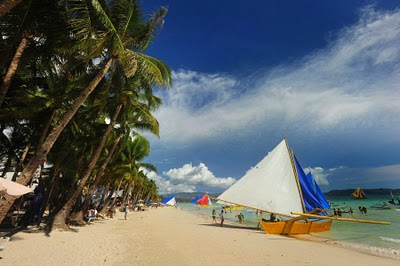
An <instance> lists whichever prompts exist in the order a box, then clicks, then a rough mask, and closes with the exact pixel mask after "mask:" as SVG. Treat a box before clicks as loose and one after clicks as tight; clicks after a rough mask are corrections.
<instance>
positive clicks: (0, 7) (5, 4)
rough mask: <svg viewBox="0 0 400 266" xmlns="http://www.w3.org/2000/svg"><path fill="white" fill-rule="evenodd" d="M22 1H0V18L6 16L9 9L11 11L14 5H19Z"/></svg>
mask: <svg viewBox="0 0 400 266" xmlns="http://www.w3.org/2000/svg"><path fill="white" fill-rule="evenodd" d="M21 2H22V0H1V1H0V17H2V16H4V15H5V14H7V13H8V12H9V11H10V10H11V9H13V8H14V7H15V6H16V5H18V4H19V3H21Z"/></svg>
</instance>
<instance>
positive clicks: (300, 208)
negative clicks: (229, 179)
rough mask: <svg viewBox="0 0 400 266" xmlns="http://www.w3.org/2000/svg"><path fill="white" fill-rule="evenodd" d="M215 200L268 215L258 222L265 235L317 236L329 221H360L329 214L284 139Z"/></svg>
mask: <svg viewBox="0 0 400 266" xmlns="http://www.w3.org/2000/svg"><path fill="white" fill-rule="evenodd" d="M217 199H218V200H219V201H223V202H227V203H230V204H236V205H241V206H243V207H245V208H249V209H255V210H257V211H261V212H268V213H270V219H269V220H265V219H259V222H260V224H261V225H262V227H263V228H264V231H265V233H267V234H283V235H295V234H308V233H317V232H323V231H329V230H330V229H331V225H332V220H341V221H353V222H355V221H357V222H360V221H361V220H355V219H347V218H337V217H332V216H330V215H329V214H330V212H329V211H328V210H329V209H330V205H329V202H328V201H327V200H326V198H325V196H324V194H323V193H322V191H321V189H320V188H319V186H318V184H317V183H316V182H315V180H314V179H313V177H312V175H311V174H310V175H308V176H307V175H306V174H305V173H304V171H303V169H302V167H301V166H300V163H299V161H298V160H297V158H296V156H295V155H294V153H293V151H292V149H291V148H290V147H289V145H288V142H287V140H286V138H284V139H283V140H282V141H281V142H280V143H279V144H278V145H277V146H276V147H275V148H274V149H273V150H272V151H271V152H270V153H268V155H267V156H265V157H264V158H263V159H262V160H261V161H260V162H259V163H258V164H257V165H256V166H255V167H253V168H251V169H250V170H249V171H248V172H247V173H246V174H245V175H244V176H243V177H242V178H241V179H239V180H238V181H237V182H236V183H235V184H233V185H232V186H231V187H230V188H228V189H227V190H226V191H225V192H223V193H222V194H221V195H220V196H219V197H218V198H217ZM277 216H279V217H280V220H277V219H276V217H277ZM363 222H369V221H365V220H363ZM377 223H384V222H377ZM385 224H387V223H385Z"/></svg>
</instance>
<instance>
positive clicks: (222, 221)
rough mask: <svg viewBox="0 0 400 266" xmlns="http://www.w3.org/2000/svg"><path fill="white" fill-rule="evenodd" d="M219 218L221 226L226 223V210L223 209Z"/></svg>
mask: <svg viewBox="0 0 400 266" xmlns="http://www.w3.org/2000/svg"><path fill="white" fill-rule="evenodd" d="M219 218H220V219H221V227H222V226H223V225H224V220H225V219H224V210H221V213H220V214H219Z"/></svg>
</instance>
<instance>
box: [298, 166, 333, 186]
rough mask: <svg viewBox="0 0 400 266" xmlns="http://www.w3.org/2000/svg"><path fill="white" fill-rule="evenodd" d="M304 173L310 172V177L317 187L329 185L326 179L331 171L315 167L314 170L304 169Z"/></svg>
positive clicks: (310, 168)
mask: <svg viewBox="0 0 400 266" xmlns="http://www.w3.org/2000/svg"><path fill="white" fill-rule="evenodd" d="M304 172H305V173H308V172H311V175H312V176H313V178H314V179H315V181H316V182H317V184H318V185H319V186H327V185H329V181H328V179H327V177H328V176H329V175H330V174H331V172H332V171H326V170H324V168H322V167H318V166H317V167H314V168H312V167H308V168H306V169H304Z"/></svg>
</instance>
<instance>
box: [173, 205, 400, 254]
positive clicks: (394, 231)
mask: <svg viewBox="0 0 400 266" xmlns="http://www.w3.org/2000/svg"><path fill="white" fill-rule="evenodd" d="M328 200H329V202H330V203H331V205H332V206H333V207H335V208H337V207H341V208H342V207H346V208H345V210H349V207H351V208H352V209H353V211H354V213H353V215H354V216H355V217H356V218H357V219H362V220H376V221H386V222H390V223H391V224H390V225H377V224H366V223H352V222H338V221H334V222H333V224H332V229H331V231H330V232H325V233H318V234H313V235H312V237H313V238H314V239H315V240H321V241H325V242H328V243H335V244H338V245H341V246H343V247H346V248H351V249H356V250H358V251H362V252H366V253H371V254H374V255H379V256H384V257H391V258H396V259H399V260H400V209H398V210H395V209H374V208H372V207H371V206H373V205H375V204H382V203H383V202H384V201H387V200H388V198H387V197H369V198H368V199H363V200H356V199H353V198H351V197H330V198H328ZM178 206H179V207H180V208H182V209H183V210H186V211H190V212H194V213H197V214H202V215H205V216H208V217H210V222H211V211H212V208H201V209H199V208H197V207H196V206H195V205H194V204H191V203H181V204H179V205H178ZM358 206H365V207H366V208H367V210H368V211H367V214H362V213H360V211H359V210H358ZM213 207H215V209H216V210H217V214H218V213H219V211H220V210H221V207H222V206H221V205H219V204H214V205H213ZM238 212H239V211H232V212H229V211H228V212H227V213H226V214H225V219H226V220H227V221H229V222H231V223H237V224H238V225H239V221H238V218H237V217H235V215H236V214H237V213H238ZM240 212H242V213H243V214H244V216H245V222H246V224H245V225H246V226H254V227H257V224H258V221H257V218H256V215H255V211H254V210H249V209H248V210H246V209H243V210H241V211H240ZM267 217H269V216H268V215H266V217H265V218H267ZM343 218H352V217H351V216H350V215H349V214H343Z"/></svg>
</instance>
